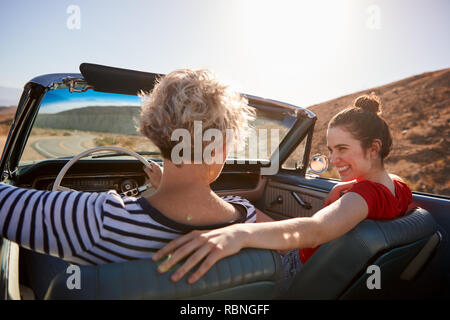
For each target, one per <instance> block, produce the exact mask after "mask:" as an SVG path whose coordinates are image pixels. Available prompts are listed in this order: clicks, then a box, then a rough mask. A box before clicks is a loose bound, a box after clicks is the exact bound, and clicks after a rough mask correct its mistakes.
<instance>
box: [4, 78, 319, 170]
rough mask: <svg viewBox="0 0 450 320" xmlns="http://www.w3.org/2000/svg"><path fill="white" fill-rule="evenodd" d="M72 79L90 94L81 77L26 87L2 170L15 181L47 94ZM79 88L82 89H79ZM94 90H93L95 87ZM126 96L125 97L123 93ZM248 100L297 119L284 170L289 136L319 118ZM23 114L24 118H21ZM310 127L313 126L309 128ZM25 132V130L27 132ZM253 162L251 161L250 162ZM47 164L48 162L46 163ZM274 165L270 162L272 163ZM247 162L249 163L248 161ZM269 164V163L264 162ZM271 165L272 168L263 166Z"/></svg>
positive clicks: (272, 103) (42, 81) (37, 81)
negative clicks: (298, 127) (305, 123)
mask: <svg viewBox="0 0 450 320" xmlns="http://www.w3.org/2000/svg"><path fill="white" fill-rule="evenodd" d="M68 79H76V80H77V81H76V82H74V83H72V85H73V88H74V89H79V90H86V88H87V87H88V86H89V85H88V84H87V83H86V81H85V80H84V78H83V76H82V75H81V74H51V75H44V76H40V77H36V78H34V79H33V80H31V81H30V82H29V83H27V85H25V89H24V93H23V96H22V98H21V100H20V101H21V104H19V106H18V114H16V117H15V121H14V124H18V126H14V124H13V126H12V129H11V131H10V134H9V136H8V139H7V142H6V144H5V149H4V154H3V155H2V159H1V166H2V167H1V169H2V171H4V168H5V167H7V168H11V169H12V170H11V171H12V172H11V171H10V174H9V176H10V177H11V176H12V175H13V174H14V172H15V171H16V170H17V167H18V164H19V161H20V159H21V158H22V155H23V151H24V148H25V145H26V143H27V141H28V138H29V135H30V133H31V129H32V127H33V125H34V121H35V119H36V116H37V114H38V112H39V110H40V107H41V102H42V98H43V97H44V95H45V94H46V93H47V91H48V90H51V89H56V88H64V87H66V88H68V87H69V84H68V81H67V80H68ZM77 86H78V88H77ZM91 88H92V87H91ZM122 94H123V93H122ZM25 95H28V96H29V97H31V98H30V99H27V98H26V97H24V96H25ZM243 96H245V97H246V98H247V99H248V100H249V104H250V105H251V106H253V107H255V108H257V109H263V110H265V111H269V110H270V111H273V112H276V113H278V114H279V113H280V112H285V113H288V114H290V115H292V116H294V117H296V118H297V119H296V120H295V123H294V124H293V126H292V127H291V128H290V129H289V130H288V132H287V134H286V136H285V137H284V139H283V140H282V141H281V142H280V144H279V146H278V148H277V150H275V151H274V153H275V152H280V159H279V160H280V166H281V163H282V162H283V161H284V159H285V158H287V156H288V155H286V154H285V153H286V152H287V149H286V148H285V145H286V144H287V143H288V142H289V140H290V139H289V136H292V134H293V131H295V130H294V127H296V126H298V124H299V122H302V121H299V119H303V120H305V119H306V120H308V119H309V121H307V122H310V121H312V120H313V122H314V121H315V119H316V118H315V115H314V114H313V113H312V112H310V111H309V110H307V109H304V108H300V107H297V106H294V105H290V104H286V103H282V102H279V101H275V100H269V99H264V98H260V97H257V96H253V95H246V94H243ZM19 111H20V114H19ZM308 127H309V125H308ZM24 128H25V130H24ZM247 160H249V159H247ZM42 161H44V160H42ZM271 161H272V157H271V159H269V163H270V162H271ZM246 162H247V161H246ZM264 162H266V161H264ZM263 165H264V166H265V165H269V164H263Z"/></svg>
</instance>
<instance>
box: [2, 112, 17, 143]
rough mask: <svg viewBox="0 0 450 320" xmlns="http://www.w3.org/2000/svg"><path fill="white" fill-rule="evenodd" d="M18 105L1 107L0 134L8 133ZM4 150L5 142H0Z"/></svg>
mask: <svg viewBox="0 0 450 320" xmlns="http://www.w3.org/2000/svg"><path fill="white" fill-rule="evenodd" d="M16 110H17V107H0V136H4V135H8V132H9V128H10V126H11V124H12V121H13V119H14V114H15V113H16ZM0 147H1V149H2V150H3V144H0Z"/></svg>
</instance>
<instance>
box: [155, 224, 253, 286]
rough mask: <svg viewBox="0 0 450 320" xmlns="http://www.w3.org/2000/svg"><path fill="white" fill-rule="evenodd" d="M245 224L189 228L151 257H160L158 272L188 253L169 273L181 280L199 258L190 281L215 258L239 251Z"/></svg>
mask: <svg viewBox="0 0 450 320" xmlns="http://www.w3.org/2000/svg"><path fill="white" fill-rule="evenodd" d="M244 228H245V226H244V224H234V225H231V226H228V227H225V228H221V229H217V230H208V231H192V232H190V233H188V234H186V235H184V236H182V237H180V238H177V239H175V240H172V241H171V242H169V243H168V244H167V245H166V246H165V247H163V248H162V249H160V250H159V251H158V252H156V253H155V255H154V256H153V261H158V260H160V259H161V258H163V257H166V256H168V258H167V259H166V260H165V261H164V262H162V263H161V264H160V265H159V267H158V271H159V272H166V271H168V270H169V269H170V268H171V267H173V266H174V265H175V264H176V263H177V262H179V261H180V260H181V259H183V258H185V257H187V256H188V255H190V257H189V258H188V259H187V260H186V262H185V263H184V264H183V265H182V266H181V267H180V268H179V269H178V270H177V271H176V272H174V274H172V276H171V279H172V281H174V282H176V281H178V280H180V279H181V278H182V277H183V276H184V275H185V274H186V273H187V272H188V271H189V270H191V269H192V268H193V267H194V266H195V265H196V264H197V263H199V262H200V261H201V260H202V259H204V261H203V262H202V264H201V265H200V267H199V268H198V269H197V270H196V271H195V272H194V273H193V274H192V275H191V276H190V277H189V279H188V283H190V284H192V283H194V282H195V281H197V280H198V279H199V278H201V277H202V276H203V275H204V274H205V273H206V272H207V271H208V270H209V269H210V268H211V267H212V266H213V265H214V264H215V263H216V262H217V261H219V260H220V259H223V258H225V257H227V256H231V255H233V254H235V253H238V252H239V251H240V250H241V249H242V247H243V246H244V242H245V238H246V236H245V235H246V232H245V231H244Z"/></svg>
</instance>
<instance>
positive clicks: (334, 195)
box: [323, 180, 356, 207]
mask: <svg viewBox="0 0 450 320" xmlns="http://www.w3.org/2000/svg"><path fill="white" fill-rule="evenodd" d="M355 183H356V180H352V181H349V182H339V183H338V184H336V185H334V187H333V189H331V191H330V193H328V196H327V197H326V198H325V201H324V203H323V206H324V207H326V206H328V205H330V204H332V203H333V202H335V201H336V200H337V199H339V198H340V197H341V196H342V195H343V193H345V192H347V191H348V190H349V189H350V188H351V187H353V185H354V184H355Z"/></svg>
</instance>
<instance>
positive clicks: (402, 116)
mask: <svg viewBox="0 0 450 320" xmlns="http://www.w3.org/2000/svg"><path fill="white" fill-rule="evenodd" d="M370 92H375V94H377V95H378V96H379V97H380V98H381V103H382V106H383V114H382V116H383V117H384V118H385V119H386V121H387V123H388V124H389V126H390V128H391V132H392V135H393V138H394V145H393V149H392V151H391V153H390V155H389V156H388V158H387V159H386V161H385V167H386V169H387V170H388V171H389V172H390V173H395V174H398V175H399V176H401V177H402V178H404V179H405V180H406V182H407V183H408V184H409V186H410V187H411V188H412V189H413V190H416V191H422V192H428V193H434V194H444V195H447V196H449V195H450V179H449V178H450V163H449V159H450V157H449V155H450V152H449V150H450V141H449V138H450V137H449V133H450V68H449V69H445V70H439V71H435V72H427V73H423V74H420V75H417V76H413V77H410V78H406V79H403V80H400V81H396V82H393V83H390V84H387V85H384V86H381V87H377V88H373V89H368V90H365V91H361V92H356V93H353V94H350V95H347V96H344V97H340V98H337V99H334V100H331V101H327V102H323V103H320V104H317V105H314V106H311V107H309V109H310V110H311V111H313V112H314V113H315V114H316V115H317V118H318V120H317V122H316V126H315V132H314V139H313V147H312V152H313V153H319V152H320V153H324V154H328V151H327V147H326V128H327V124H328V121H329V120H330V119H331V117H332V116H333V115H335V114H336V113H337V112H339V111H340V110H342V109H344V108H346V107H347V106H349V105H351V104H352V103H353V101H354V99H355V98H356V97H358V96H360V95H361V94H368V93H370ZM331 172H333V171H331ZM330 175H331V176H333V173H328V176H330ZM335 177H337V176H335Z"/></svg>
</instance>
